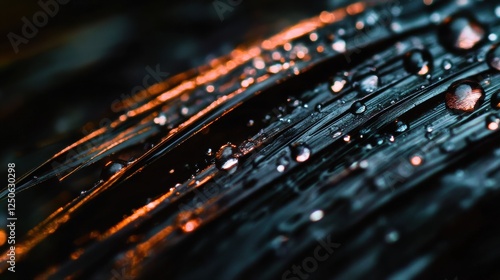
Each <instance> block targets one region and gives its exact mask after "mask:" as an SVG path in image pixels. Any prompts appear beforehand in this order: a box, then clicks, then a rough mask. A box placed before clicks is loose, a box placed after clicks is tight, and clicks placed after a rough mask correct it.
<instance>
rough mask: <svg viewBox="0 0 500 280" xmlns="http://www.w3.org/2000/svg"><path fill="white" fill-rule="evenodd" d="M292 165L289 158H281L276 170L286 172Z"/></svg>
mask: <svg viewBox="0 0 500 280" xmlns="http://www.w3.org/2000/svg"><path fill="white" fill-rule="evenodd" d="M289 164H290V161H289V160H288V158H287V156H280V157H279V158H278V165H277V166H276V170H278V172H280V173H281V172H284V171H285V170H286V168H287V167H288V165H289Z"/></svg>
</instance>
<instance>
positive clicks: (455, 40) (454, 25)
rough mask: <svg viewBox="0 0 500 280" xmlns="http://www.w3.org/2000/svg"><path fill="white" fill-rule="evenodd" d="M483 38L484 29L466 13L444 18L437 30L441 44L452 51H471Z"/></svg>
mask: <svg viewBox="0 0 500 280" xmlns="http://www.w3.org/2000/svg"><path fill="white" fill-rule="evenodd" d="M485 38H486V30H485V27H484V26H483V25H482V24H481V23H480V22H478V21H477V20H476V19H475V18H474V17H473V16H472V15H470V14H467V13H457V14H455V15H452V16H451V17H448V18H446V19H445V20H444V21H443V23H442V24H441V26H440V28H439V39H440V41H441V43H442V44H443V45H444V46H446V47H448V48H450V49H452V50H459V51H464V50H470V49H473V48H474V47H476V46H477V45H478V44H479V43H480V42H481V41H483V40H484V39H485Z"/></svg>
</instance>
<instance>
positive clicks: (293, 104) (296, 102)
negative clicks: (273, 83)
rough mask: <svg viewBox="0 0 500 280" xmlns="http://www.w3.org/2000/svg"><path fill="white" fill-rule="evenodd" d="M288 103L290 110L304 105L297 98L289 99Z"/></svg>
mask: <svg viewBox="0 0 500 280" xmlns="http://www.w3.org/2000/svg"><path fill="white" fill-rule="evenodd" d="M286 102H287V105H288V107H290V108H297V107H299V106H300V105H301V104H302V101H300V100H299V99H297V98H295V97H288V98H287V99H286Z"/></svg>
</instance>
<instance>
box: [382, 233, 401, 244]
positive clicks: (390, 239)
mask: <svg viewBox="0 0 500 280" xmlns="http://www.w3.org/2000/svg"><path fill="white" fill-rule="evenodd" d="M398 240H399V232H398V231H397V230H391V231H389V232H388V233H387V234H386V235H385V242H387V243H394V242H397V241H398Z"/></svg>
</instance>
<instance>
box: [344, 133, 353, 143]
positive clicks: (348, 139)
mask: <svg viewBox="0 0 500 280" xmlns="http://www.w3.org/2000/svg"><path fill="white" fill-rule="evenodd" d="M344 142H347V143H349V142H351V136H350V135H346V136H344Z"/></svg>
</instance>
